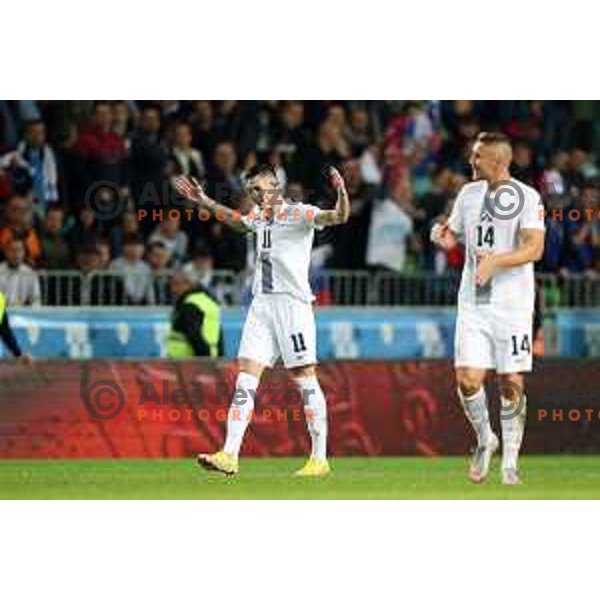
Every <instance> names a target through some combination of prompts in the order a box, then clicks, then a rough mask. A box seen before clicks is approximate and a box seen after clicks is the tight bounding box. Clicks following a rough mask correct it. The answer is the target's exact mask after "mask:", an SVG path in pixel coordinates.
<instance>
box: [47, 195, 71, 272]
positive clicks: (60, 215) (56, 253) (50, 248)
mask: <svg viewBox="0 0 600 600" xmlns="http://www.w3.org/2000/svg"><path fill="white" fill-rule="evenodd" d="M64 219H65V212H64V210H63V209H62V207H60V206H56V205H54V206H50V207H49V208H48V210H47V212H46V216H45V217H44V221H43V223H42V225H41V227H40V229H39V238H40V240H41V252H42V253H41V257H40V263H39V266H40V268H42V269H69V268H70V267H71V264H72V263H71V251H70V248H69V244H68V243H67V237H66V231H65V225H64Z"/></svg>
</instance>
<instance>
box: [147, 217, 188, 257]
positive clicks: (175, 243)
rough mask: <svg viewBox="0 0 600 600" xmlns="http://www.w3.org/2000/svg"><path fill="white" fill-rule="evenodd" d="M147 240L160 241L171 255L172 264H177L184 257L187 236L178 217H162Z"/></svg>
mask: <svg viewBox="0 0 600 600" xmlns="http://www.w3.org/2000/svg"><path fill="white" fill-rule="evenodd" d="M148 241H149V242H151V243H152V242H162V243H163V244H164V245H165V246H166V247H167V249H168V250H169V253H170V255H171V262H172V264H173V266H179V265H180V264H181V262H182V261H183V259H184V258H185V255H186V252H187V247H188V236H187V234H186V233H185V232H184V231H181V221H180V220H179V219H175V220H172V219H169V218H166V219H163V220H162V221H159V223H158V225H157V226H156V229H155V230H154V231H153V232H152V234H151V235H150V238H149V240H148Z"/></svg>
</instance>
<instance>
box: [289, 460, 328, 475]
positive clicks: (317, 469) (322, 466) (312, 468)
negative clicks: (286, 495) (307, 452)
mask: <svg viewBox="0 0 600 600" xmlns="http://www.w3.org/2000/svg"><path fill="white" fill-rule="evenodd" d="M329 473H331V468H330V466H329V463H328V462H327V460H326V459H318V458H309V459H308V460H307V461H306V464H305V465H304V466H303V467H302V468H301V469H300V470H298V471H296V472H295V473H294V476H295V477H325V476H327V475H329Z"/></svg>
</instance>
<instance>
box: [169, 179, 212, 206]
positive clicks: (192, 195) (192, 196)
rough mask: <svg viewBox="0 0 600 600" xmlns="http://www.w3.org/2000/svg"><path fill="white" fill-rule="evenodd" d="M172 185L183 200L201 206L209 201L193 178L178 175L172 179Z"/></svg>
mask: <svg viewBox="0 0 600 600" xmlns="http://www.w3.org/2000/svg"><path fill="white" fill-rule="evenodd" d="M172 185H173V187H174V188H175V189H176V190H177V192H178V193H179V194H181V195H182V196H183V197H184V198H187V199H188V200H191V201H192V202H195V203H197V204H201V205H203V206H204V205H206V204H207V203H208V200H209V199H208V196H207V195H206V193H205V192H204V189H203V188H202V186H201V185H200V184H199V183H198V181H196V180H195V179H194V178H193V177H186V176H185V175H178V176H176V177H174V178H173V180H172Z"/></svg>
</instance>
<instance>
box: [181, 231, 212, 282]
mask: <svg viewBox="0 0 600 600" xmlns="http://www.w3.org/2000/svg"><path fill="white" fill-rule="evenodd" d="M191 259H192V260H190V261H189V262H187V263H186V264H185V265H184V266H183V269H182V271H183V272H184V273H185V274H186V275H187V277H188V278H189V279H190V281H192V282H193V283H194V285H201V286H202V287H204V288H206V289H209V290H212V291H213V292H215V290H214V289H213V287H214V286H213V275H214V273H213V271H214V266H215V261H214V258H213V255H212V252H211V251H210V248H209V247H208V245H207V244H206V243H204V242H203V241H202V240H198V241H197V242H196V244H195V245H194V248H193V250H192V255H191Z"/></svg>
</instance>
